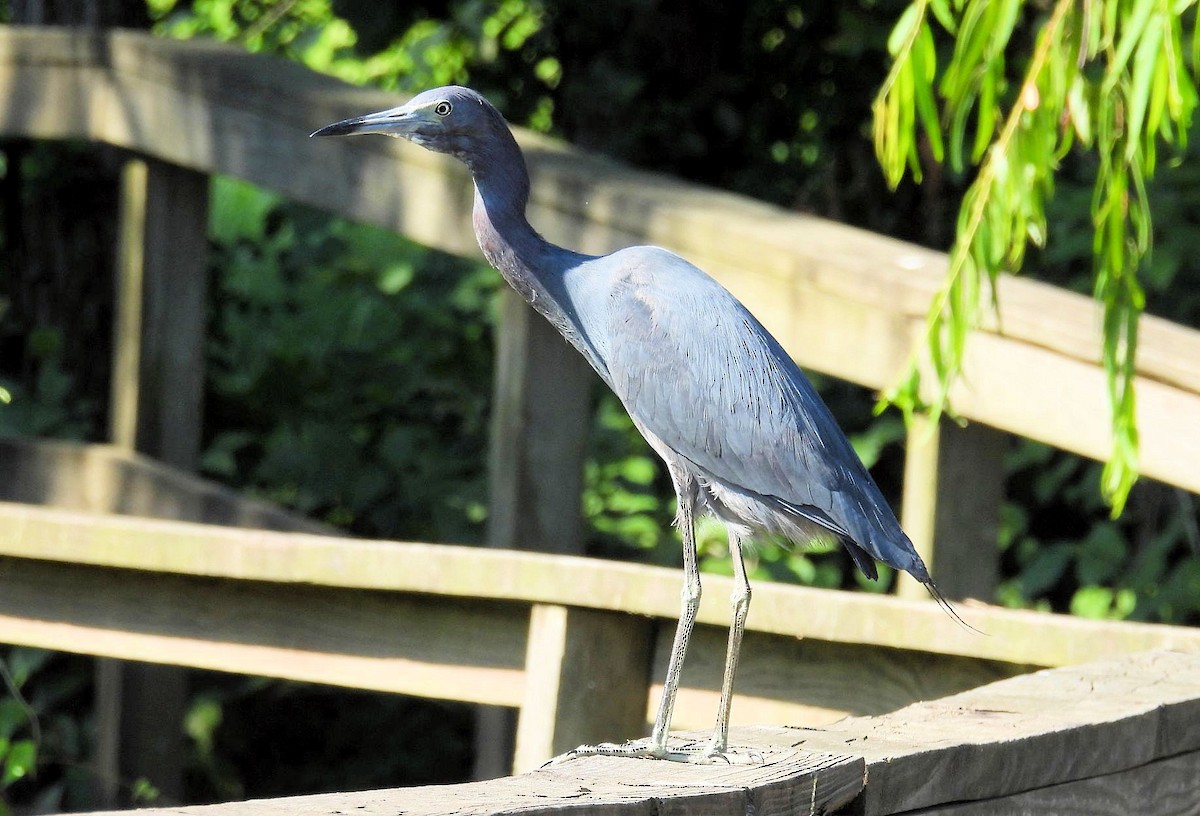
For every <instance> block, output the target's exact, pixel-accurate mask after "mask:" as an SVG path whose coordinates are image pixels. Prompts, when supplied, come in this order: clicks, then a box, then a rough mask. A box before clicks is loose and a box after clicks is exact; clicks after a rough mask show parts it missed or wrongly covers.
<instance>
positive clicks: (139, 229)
mask: <svg viewBox="0 0 1200 816" xmlns="http://www.w3.org/2000/svg"><path fill="white" fill-rule="evenodd" d="M117 252H118V257H117V309H116V317H115V320H114V335H115V336H114V349H115V351H114V360H113V378H112V379H113V385H112V405H111V420H110V430H111V435H112V440H113V442H114V443H115V444H117V445H119V446H122V447H125V448H127V449H129V450H136V451H139V452H141V453H147V454H150V455H151V456H153V457H154V458H156V459H159V460H160V461H163V462H166V463H167V464H169V465H173V466H175V467H177V468H180V469H182V470H194V469H195V467H196V462H197V459H198V457H199V452H200V431H201V422H202V414H203V405H204V336H205V332H204V328H205V327H204V321H205V314H206V303H205V301H206V298H207V291H208V177H207V176H204V175H202V174H200V173H196V172H194V171H192V170H186V169H184V168H182V167H175V166H173V165H170V164H164V163H162V162H156V161H150V160H146V161H140V160H134V161H130V162H129V163H128V165H127V166H126V168H125V172H124V175H123V177H122V184H121V226H120V245H119V246H118V250H117Z"/></svg>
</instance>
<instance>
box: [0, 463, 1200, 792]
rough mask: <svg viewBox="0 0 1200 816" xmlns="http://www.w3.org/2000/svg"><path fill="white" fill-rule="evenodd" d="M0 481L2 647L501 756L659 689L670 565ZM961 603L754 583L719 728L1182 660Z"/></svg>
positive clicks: (711, 618) (616, 733) (1117, 632)
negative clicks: (1060, 670)
mask: <svg viewBox="0 0 1200 816" xmlns="http://www.w3.org/2000/svg"><path fill="white" fill-rule="evenodd" d="M56 463H57V464H56ZM68 463H73V464H75V465H77V466H76V467H67V466H65V465H66V464H68ZM38 473H49V474H54V475H55V481H53V482H45V481H42V480H39V478H38V477H37V474H38ZM0 475H3V476H5V478H4V480H3V488H2V489H0V498H5V499H13V498H17V499H25V500H30V499H33V498H36V496H35V495H34V493H35V491H43V492H42V493H41V496H42V499H43V500H44V501H53V502H56V503H57V504H59V506H58V507H44V506H36V505H32V504H17V503H0V642H7V643H17V644H25V645H30V646H38V647H43V648H51V649H58V650H64V651H71V652H77V653H82V654H92V655H96V656H102V657H111V658H119V659H123V660H137V661H150V662H157V663H163V664H169V665H180V666H191V667H196V668H204V669H215V670H221V671H230V672H241V673H248V674H259V675H265V676H272V677H282V678H287V679H294V680H304V681H312V682H320V683H327V684H332V685H341V686H347V687H353V688H364V689H373V690H379V691H389V692H397V693H403V694H410V695H417V696H424V697H434V698H440V699H450V700H458V701H462V702H470V703H485V704H493V705H502V706H510V707H514V708H517V709H519V711H520V723H519V726H518V744H517V756H516V764H517V766H518V767H519V768H530V767H534V766H536V765H537V764H538V763H539V762H541V761H542V760H543V759H545V758H546V757H547V756H550V755H552V754H554V753H558V752H560V751H562V750H565V749H567V748H569V747H572V746H573V745H575V744H578V743H580V742H588V741H596V740H604V739H614V738H618V737H621V736H625V735H629V734H638V733H642V732H644V730H645V723H646V722H647V720H648V718H649V716H650V710H651V709H650V707H651V706H652V705H653V704H654V702H655V700H656V698H657V695H658V693H659V691H660V689H659V686H658V685H657V683H658V682H659V681H660V680H661V677H662V675H663V668H664V666H665V662H666V655H667V651H668V649H669V645H670V638H671V634H672V630H673V625H674V624H673V618H674V616H675V615H676V614H677V611H678V610H677V609H676V606H677V598H678V590H679V582H680V577H679V575H678V572H677V571H676V570H670V569H661V568H652V567H643V566H639V565H633V564H621V563H611V562H606V561H600V560H595V559H584V558H573V557H565V556H553V555H547V554H541V553H529V552H517V551H509V550H494V549H479V548H471V547H454V546H447V545H434V544H424V543H403V542H379V541H360V540H354V539H346V538H340V537H334V536H329V535H318V534H311V533H303V532H301V533H289V532H276V531H269V530H245V529H235V528H232V527H226V526H220V525H213V524H196V523H188V522H180V521H172V520H165V519H153V518H143V517H134V516H126V515H116V514H113V512H112V511H119V510H123V509H124V510H128V509H130V508H129V505H128V504H126V502H128V501H129V499H128V497H129V496H134V497H138V498H137V499H136V504H135V505H134V506H135V507H136V509H137V510H138V512H141V513H144V514H150V515H154V514H164V513H178V512H179V509H180V507H182V506H184V505H183V504H182V503H181V501H180V500H179V499H178V497H179V496H184V497H186V496H190V495H194V494H196V493H197V492H202V491H200V490H199V489H198V486H197V485H196V484H194V483H195V482H199V480H195V479H194V478H193V477H183V479H182V480H181V479H180V477H179V476H177V475H176V474H174V473H172V472H171V471H170V469H168V468H164V467H163V466H161V465H158V464H156V463H153V462H149V461H147V460H145V459H143V458H141V457H136V456H131V455H129V454H125V453H123V452H121V451H118V450H114V449H112V448H109V447H103V446H100V447H96V446H79V445H74V444H70V443H45V442H15V441H8V442H4V443H2V444H0ZM105 485H109V486H118V487H119V488H120V489H111V488H105V487H104V486H105ZM133 486H140V487H136V489H134V487H133ZM199 486H200V487H203V486H204V484H203V483H202V482H201V483H200V485H199ZM216 490H217V491H219V490H220V489H219V488H218V489H216ZM227 493H228V492H227V491H226V494H220V493H217V494H215V495H210V496H209V498H208V499H207V501H206V503H205V504H204V505H203V507H204V508H205V511H206V512H208V513H210V514H211V515H212V517H213V518H216V519H221V520H228V519H241V520H242V521H244V522H252V521H253V519H252V518H251V515H250V514H251V513H253V512H256V511H258V510H259V509H260V506H259V505H256V504H255V503H252V502H246V501H245V500H244V499H239V498H237V497H236V496H233V495H227ZM240 504H245V505H247V507H246V508H243V509H238V505H240ZM270 522H271V519H266V520H264V521H263V522H261V523H270ZM275 522H276V523H278V524H290V522H289V521H288V520H287V519H277V520H275ZM314 529H317V528H315V527H314ZM705 588H706V594H705V598H704V602H703V603H702V605H701V608H700V614H699V621H700V627H699V630H698V632H697V634H696V640H695V646H694V648H693V652H692V655H691V658H690V661H689V664H688V668H687V671H686V672H685V675H684V680H683V689H682V691H681V693H680V702H679V709H678V713H677V721H678V723H679V726H680V727H681V728H700V727H704V726H707V725H708V724H709V721H710V720H711V718H712V716H713V711H714V709H715V706H716V695H717V691H718V688H719V683H720V666H721V660H722V657H723V650H724V627H725V626H726V624H727V617H728V609H727V608H726V604H725V602H724V599H725V598H726V597H727V596H728V594H729V592H730V591H731V589H732V585H731V583H730V581H729V579H727V578H723V577H720V576H708V577H706V579H705ZM962 611H963V614H964V615H965V617H966V618H967V620H968V621H969V622H970V623H971V624H972V625H973V626H975V627H976V628H978V629H980V630H982V631H983V632H985V633H986V634H979V633H976V632H972V631H970V630H968V629H966V628H964V627H962V626H960V625H959V624H957V623H956V622H955V621H953V620H952V619H951V618H950V617H949V616H947V615H946V614H945V613H944V612H942V611H941V610H940V609H938V608H937V607H936V606H934V605H932V604H927V603H922V602H918V601H911V600H906V599H900V598H895V597H888V596H881V595H868V594H862V593H842V592H832V591H825V590H816V589H809V588H803V587H793V586H783V585H773V584H760V585H758V586H757V587H756V595H755V605H754V611H753V613H752V614H751V616H750V621H749V631H748V633H747V643H746V649H745V663H744V664H743V667H742V671H741V676H740V682H739V686H738V695H737V698H736V700H735V703H734V705H735V712H736V719H737V722H740V723H746V722H770V723H788V724H790V725H808V726H818V725H823V724H827V723H830V722H832V721H834V720H836V719H838V718H840V717H842V716H844V715H846V714H852V715H878V714H883V713H886V712H890V711H895V710H896V709H898V708H901V707H903V706H905V705H908V704H910V703H913V702H916V701H919V700H931V699H937V698H943V697H945V696H947V695H950V694H955V693H958V692H962V691H965V690H968V689H973V688H976V687H979V686H984V685H986V684H988V683H990V682H993V681H995V680H999V679H1002V678H1006V677H1010V676H1013V675H1016V674H1020V673H1024V672H1027V671H1029V670H1030V669H1031V668H1035V667H1043V666H1072V665H1078V664H1082V663H1087V662H1090V661H1096V660H1102V659H1106V658H1112V657H1114V656H1118V655H1122V654H1129V653H1133V652H1140V651H1144V650H1149V649H1165V648H1172V649H1185V650H1192V651H1197V652H1200V630H1196V629H1189V628H1184V627H1170V626H1158V625H1148V624H1134V623H1117V622H1105V621H1091V620H1084V619H1080V618H1073V617H1068V616H1060V615H1044V614H1038V613H1032V612H1022V611H1014V610H1004V609H998V608H994V607H984V606H980V605H967V606H964V607H963V609H962ZM298 622H299V623H300V624H301V625H298ZM1197 692H1198V694H1200V687H1198V688H1197Z"/></svg>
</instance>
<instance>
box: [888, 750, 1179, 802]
mask: <svg viewBox="0 0 1200 816" xmlns="http://www.w3.org/2000/svg"><path fill="white" fill-rule="evenodd" d="M1085 750H1086V749H1085ZM1048 813H1052V814H1054V816H1129V814H1131V813H1136V814H1139V816H1197V814H1200V751H1192V752H1190V753H1187V754H1180V755H1179V756H1174V757H1170V758H1168V759H1160V760H1156V761H1154V762H1150V763H1148V764H1146V765H1142V766H1140V767H1137V768H1131V769H1130V770H1128V771H1121V772H1119V773H1115V774H1109V775H1108V776H1098V777H1093V778H1091V779H1080V780H1077V781H1074V782H1065V783H1063V784H1061V785H1049V786H1047V787H1044V788H1039V789H1037V790H1032V791H1026V792H1024V793H1015V794H1013V795H1011V796H1004V797H1001V798H999V799H990V800H988V801H986V802H960V803H955V804H949V805H937V806H935V807H931V808H922V809H921V810H914V811H909V814H910V816H1000V815H1001V814H1003V816H1043V815H1044V814H1048Z"/></svg>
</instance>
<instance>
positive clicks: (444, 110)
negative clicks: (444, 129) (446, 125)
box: [433, 100, 451, 116]
mask: <svg viewBox="0 0 1200 816" xmlns="http://www.w3.org/2000/svg"><path fill="white" fill-rule="evenodd" d="M450 111H451V107H450V103H449V102H447V101H445V100H442V101H441V102H438V103H437V104H436V105H434V106H433V112H434V113H436V114H437V115H438V116H449V115H450Z"/></svg>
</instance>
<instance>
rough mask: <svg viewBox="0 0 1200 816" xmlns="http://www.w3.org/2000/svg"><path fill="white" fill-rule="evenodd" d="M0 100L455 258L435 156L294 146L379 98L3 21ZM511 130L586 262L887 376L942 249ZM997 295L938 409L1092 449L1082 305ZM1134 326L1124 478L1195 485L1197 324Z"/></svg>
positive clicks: (203, 48)
mask: <svg viewBox="0 0 1200 816" xmlns="http://www.w3.org/2000/svg"><path fill="white" fill-rule="evenodd" d="M0 89H3V92H4V93H5V94H6V95H7V97H6V98H8V99H9V100H10V104H9V105H7V106H6V107H5V109H4V110H2V111H0V132H3V133H8V134H12V135H27V136H34V137H41V138H92V139H97V140H101V141H106V142H109V143H111V144H115V145H118V146H122V147H126V148H128V149H131V150H135V151H139V152H143V153H145V154H147V155H151V156H155V157H158V158H159V159H161V160H163V161H169V162H172V163H177V164H180V165H183V166H186V167H190V168H193V169H197V170H203V171H205V172H223V173H231V174H233V175H237V176H239V177H241V178H246V179H248V180H250V181H253V182H254V183H257V184H261V185H264V186H267V187H270V188H272V189H276V190H279V191H280V192H282V193H284V194H285V195H288V196H290V197H292V198H296V199H298V200H301V201H306V202H309V203H313V204H317V205H319V206H323V207H326V208H328V209H330V210H334V211H336V212H339V213H342V214H344V215H349V216H351V217H354V218H358V219H361V220H365V221H369V222H372V223H378V224H382V225H384V226H387V227H389V228H392V229H396V230H398V231H400V232H403V233H404V234H406V235H409V236H410V237H412V238H414V239H416V240H419V241H421V242H423V243H426V244H428V245H430V246H435V247H438V248H440V249H445V250H447V251H451V252H458V253H464V254H474V253H475V252H476V249H475V247H474V242H473V240H472V237H471V231H470V225H469V201H470V191H469V184H468V183H467V181H466V178H465V176H464V173H463V170H462V168H460V167H458V166H457V165H456V164H455V163H454V162H452V161H447V160H443V159H442V158H441V157H438V156H434V155H432V154H429V153H428V152H426V151H422V150H420V149H419V148H412V147H411V146H406V145H402V144H399V143H397V141H396V140H389V139H348V140H343V141H321V142H319V143H318V142H313V141H311V140H308V139H307V138H306V137H307V133H308V132H309V131H310V130H312V129H313V128H314V127H316V126H318V125H320V124H323V123H325V122H327V121H332V120H333V119H336V118H340V117H341V116H344V115H349V114H351V113H357V112H361V111H363V110H372V109H378V108H382V107H387V106H390V105H393V104H395V103H397V102H398V101H399V100H398V99H397V98H396V97H394V96H391V95H387V94H381V93H378V92H374V91H366V90H362V89H353V88H348V87H346V86H344V85H340V84H339V83H336V82H334V81H332V80H330V79H328V78H326V77H318V76H316V75H313V74H311V73H309V72H306V71H304V70H303V69H302V68H300V67H298V66H294V65H287V64H285V63H282V62H280V61H277V60H270V59H263V58H260V57H256V56H253V55H247V54H243V53H240V52H237V51H234V50H231V49H228V48H225V47H222V46H219V45H215V44H212V43H195V42H189V43H180V42H168V41H162V40H155V39H153V38H150V37H146V36H144V35H140V34H136V33H130V32H113V33H110V34H107V35H104V36H93V35H80V34H76V33H70V32H63V31H52V32H46V31H38V32H30V31H24V30H12V29H10V30H6V31H3V32H0ZM47 100H54V104H53V105H51V104H48V102H47ZM518 136H519V139H520V140H521V142H522V145H523V146H524V147H525V149H526V152H527V156H528V159H529V164H530V168H531V171H532V173H533V176H534V187H533V200H532V202H531V216H532V219H533V221H534V223H535V224H536V225H537V226H538V227H539V228H540V229H542V231H543V232H545V234H547V236H548V237H550V238H552V239H554V240H558V241H562V242H564V243H568V244H570V245H572V246H574V247H576V248H579V249H582V250H584V251H590V252H600V251H608V250H611V249H613V248H616V247H617V246H624V245H628V244H632V243H645V242H655V243H661V244H663V245H666V246H668V247H670V248H672V249H675V250H677V251H679V252H681V253H682V254H684V255H685V256H687V257H688V258H690V259H692V260H694V261H697V262H698V263H700V264H701V265H702V266H704V267H705V268H706V269H708V270H709V271H710V272H712V273H713V274H714V275H716V276H717V277H719V278H720V279H721V280H722V281H723V282H725V283H726V284H727V285H728V286H729V287H730V288H731V289H732V290H733V291H734V292H735V293H736V294H738V295H739V296H741V297H742V298H743V299H744V300H745V302H746V303H747V305H748V306H749V307H750V308H751V309H752V310H753V311H755V312H756V313H757V314H758V315H759V316H760V318H761V319H762V320H763V321H764V323H766V324H767V326H768V328H770V329H772V331H774V332H775V333H776V334H777V335H778V337H779V339H780V340H781V341H782V342H783V344H784V346H785V348H787V349H788V351H789V352H790V353H791V354H793V355H794V356H795V357H796V359H797V360H798V361H800V362H801V364H803V365H806V366H810V367H812V368H815V369H817V370H820V371H823V372H827V373H831V374H834V375H836V376H840V377H845V378H848V379H850V380H853V381H855V382H859V383H861V384H864V385H867V386H869V387H873V388H878V387H881V386H885V385H890V384H891V383H892V381H893V379H894V378H895V377H896V376H897V373H898V372H899V370H900V366H901V364H902V363H903V361H904V359H905V358H906V356H907V354H908V351H909V349H910V348H911V347H912V344H913V342H914V339H915V338H916V337H917V335H919V333H920V331H921V322H922V316H923V313H924V310H925V308H926V307H927V304H928V302H929V297H930V295H931V294H932V292H933V291H934V290H935V289H936V288H937V286H938V285H939V283H940V281H941V279H942V276H943V274H944V272H945V266H946V257H945V255H943V254H941V253H937V252H932V251H929V250H925V249H922V248H920V247H916V246H913V245H910V244H904V243H903V242H899V241H894V240H891V239H887V238H884V237H881V236H877V235H871V234H869V233H866V232H863V231H861V230H855V229H852V228H848V227H844V226H841V225H837V224H832V223H829V222H825V221H821V220H820V219H815V218H810V217H806V216H801V215H796V214H793V213H787V212H785V211H783V210H780V209H778V208H773V207H770V206H767V205H764V204H760V203H757V202H752V201H749V200H747V199H744V198H740V197H738V196H733V195H730V194H725V193H718V192H714V191H711V190H705V189H703V188H699V187H697V186H695V185H689V184H685V183H682V182H678V181H673V180H670V179H666V178H663V177H660V176H654V175H652V174H645V173H638V172H634V171H631V170H628V169H626V168H621V167H619V166H617V165H615V164H613V163H611V162H606V161H604V160H601V159H598V158H595V157H591V156H586V155H583V154H581V153H579V152H577V151H572V150H570V149H567V148H564V147H562V146H561V145H556V144H554V143H552V142H550V141H548V140H546V139H545V138H541V137H537V136H535V135H532V134H528V133H519V134H518ZM297 168H304V172H296V170H297ZM1000 301H1001V303H1002V305H1003V308H1004V315H1003V322H1002V325H988V326H986V327H985V328H984V330H982V331H981V332H978V333H977V334H976V335H975V336H974V337H973V338H972V340H971V342H970V344H969V346H968V351H969V353H968V358H967V364H966V366H965V369H964V378H963V381H962V383H960V386H959V388H958V389H957V390H956V391H955V393H954V397H955V407H956V409H957V410H958V411H959V412H960V413H961V414H962V415H963V416H965V417H967V418H969V419H974V420H979V421H981V422H983V423H985V424H987V425H990V426H992V427H995V428H999V429H1001V430H1005V431H1009V432H1012V433H1017V434H1020V435H1024V436H1029V437H1031V438H1034V439H1038V440H1041V441H1045V442H1048V443H1049V444H1053V445H1056V446H1058V447H1061V448H1064V449H1066V450H1071V451H1074V452H1077V453H1081V454H1083V455H1086V456H1091V457H1093V458H1103V457H1105V456H1107V452H1108V447H1109V433H1108V427H1107V417H1106V409H1105V408H1104V406H1105V405H1106V397H1105V394H1104V385H1103V383H1104V377H1103V372H1102V371H1101V369H1100V367H1099V366H1098V364H1097V357H1098V349H1099V340H1098V334H1097V328H1096V327H1097V325H1098V319H1097V315H1096V308H1095V305H1094V304H1093V303H1092V302H1091V301H1090V300H1089V299H1088V298H1086V297H1083V296H1079V295H1073V294H1070V293H1066V292H1062V291H1059V290H1055V289H1053V288H1052V287H1048V286H1045V285H1043V284H1038V283H1036V282H1033V281H1029V280H1025V279H1010V278H1004V279H1002V280H1001V282H1000ZM1139 333H1140V343H1139V361H1138V371H1139V380H1138V385H1139V388H1140V391H1139V401H1138V403H1139V422H1140V427H1141V442H1142V451H1141V466H1142V470H1143V473H1145V474H1146V475H1147V476H1150V477H1152V478H1156V479H1160V480H1162V481H1165V482H1168V483H1170V484H1174V485H1178V486H1181V487H1184V488H1186V489H1189V490H1192V491H1200V470H1198V469H1196V468H1192V467H1189V466H1188V465H1187V463H1188V462H1191V461H1196V459H1197V456H1200V437H1197V435H1196V434H1193V433H1191V432H1190V431H1191V427H1190V417H1193V416H1195V415H1196V414H1197V413H1200V332H1196V331H1195V330H1191V329H1187V328H1184V327H1180V326H1174V325H1171V324H1169V323H1166V322H1165V321H1162V320H1156V319H1154V318H1149V317H1147V318H1144V319H1143V320H1142V326H1141V329H1140V332H1139ZM814 337H820V338H821V342H819V343H814V342H812V338H814ZM1181 445H1182V446H1183V447H1182V449H1181Z"/></svg>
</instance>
